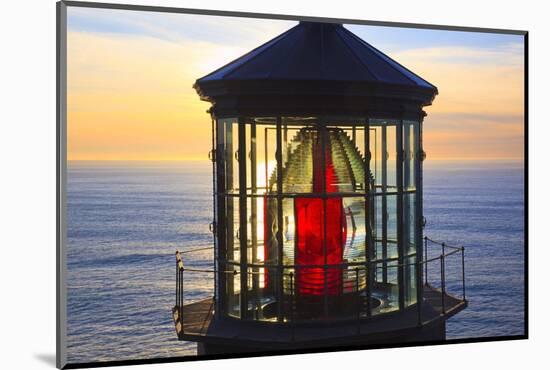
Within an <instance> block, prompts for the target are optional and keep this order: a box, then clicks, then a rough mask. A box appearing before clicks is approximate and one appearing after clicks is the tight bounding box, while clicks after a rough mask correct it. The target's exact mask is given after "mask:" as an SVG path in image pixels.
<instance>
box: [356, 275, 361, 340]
mask: <svg viewBox="0 0 550 370" xmlns="http://www.w3.org/2000/svg"><path fill="white" fill-rule="evenodd" d="M355 293H356V294H357V333H358V334H360V333H361V297H360V295H359V267H355Z"/></svg>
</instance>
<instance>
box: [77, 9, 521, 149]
mask: <svg viewBox="0 0 550 370" xmlns="http://www.w3.org/2000/svg"><path fill="white" fill-rule="evenodd" d="M75 9H76V8H70V12H73V11H75ZM78 12H79V13H78V14H77V13H74V14H73V13H70V14H69V20H70V21H71V19H72V21H71V22H70V28H69V29H70V31H69V35H68V90H69V91H68V92H69V95H68V109H69V111H68V118H69V119H68V122H69V138H68V139H69V141H68V149H69V152H68V153H69V158H70V159H189V158H206V153H207V152H208V150H210V140H211V138H210V125H211V121H210V117H209V115H208V114H207V113H206V110H207V109H208V108H209V104H208V103H205V102H201V101H200V100H199V98H198V96H197V94H196V92H195V90H194V89H193V88H192V85H193V83H194V82H195V80H196V79H197V78H199V77H202V76H204V75H206V74H207V73H209V72H211V71H212V70H215V69H217V68H219V67H220V66H222V65H224V64H226V63H228V62H230V61H231V60H233V59H235V58H237V57H239V56H240V55H242V54H244V53H246V52H248V51H249V50H250V49H252V48H254V47H256V46H258V45H259V44H260V43H262V42H265V41H267V40H269V39H271V38H272V37H274V36H276V35H277V34H279V33H280V32H282V31H284V30H285V29H287V28H288V27H290V26H292V24H295V22H287V23H292V24H284V25H283V23H278V22H279V21H273V23H270V21H265V20H261V21H258V20H251V19H249V20H243V19H239V18H228V17H205V16H194V17H190V16H189V15H184V16H182V15H174V14H161V15H159V14H154V13H141V12H121V11H106V10H98V9H94V10H93V11H92V10H89V9H88V10H87V12H84V11H83V10H81V9H79V10H78ZM72 17H76V18H74V19H73V18H72ZM388 55H390V56H391V57H392V58H394V59H396V60H397V61H399V62H400V63H402V64H403V65H405V66H406V67H407V68H409V69H411V70H413V71H414V72H415V73H417V74H419V75H420V76H422V77H424V78H425V79H427V80H428V81H430V82H431V83H433V84H435V85H436V86H437V87H438V89H439V95H438V96H437V97H436V99H435V101H434V104H433V106H431V107H427V108H426V110H427V112H428V117H427V118H426V120H425V136H424V142H425V146H426V149H427V151H428V153H429V155H430V158H434V157H444V158H449V157H456V158H478V157H480V156H482V157H491V158H494V157H506V158H513V157H515V158H517V157H521V156H522V155H523V116H524V112H523V93H524V92H523V72H524V66H523V59H522V55H523V45H521V44H518V43H505V44H499V45H497V46H491V47H480V46H476V47H467V46H464V45H461V46H438V47H419V48H409V49H401V50H400V51H397V52H388Z"/></svg>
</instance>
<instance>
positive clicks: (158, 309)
mask: <svg viewBox="0 0 550 370" xmlns="http://www.w3.org/2000/svg"><path fill="white" fill-rule="evenodd" d="M523 176H524V170H523V164H522V162H466V161H465V162H458V161H451V162H440V161H430V160H427V161H426V162H425V166H424V215H425V216H426V220H427V223H426V228H425V234H426V235H428V236H429V237H430V238H432V239H434V240H440V241H444V242H446V243H449V244H451V245H460V246H464V247H465V256H466V257H465V266H466V294H467V298H468V300H469V306H468V308H467V309H465V310H464V311H462V312H460V313H459V314H458V315H456V316H454V317H453V318H451V319H450V320H449V321H448V322H447V338H471V337H489V336H501V335H519V334H523V333H524V332H523V330H524V216H525V214H524V202H523V193H524V188H523V182H524V181H523V180H524V179H523ZM67 190H68V278H67V280H68V307H67V309H68V360H69V362H70V363H81V362H91V361H113V360H127V359H151V358H164V357H174V356H188V355H195V354H196V347H195V344H193V343H189V342H180V341H178V340H177V339H176V333H175V329H174V324H173V322H172V318H171V309H172V307H173V306H174V303H175V258H174V252H175V251H176V250H180V251H185V250H189V249H195V248H203V247H210V246H212V234H211V233H210V231H209V229H208V225H209V224H210V222H212V170H211V165H210V163H209V162H132V163H130V162H70V163H69V171H68V189H67ZM438 251H439V250H438V249H437V250H436V248H434V249H433V250H432V252H431V254H430V256H435V255H436V254H437V253H438ZM187 256H188V258H192V260H190V261H189V264H192V265H193V266H197V267H204V268H211V267H212V265H211V260H212V258H213V253H212V251H211V250H203V251H200V252H196V253H192V254H188V255H187ZM457 256H458V255H454V257H457ZM459 264H460V259H459V258H452V257H450V258H449V260H448V261H447V263H446V269H447V273H448V274H449V275H450V276H452V277H450V278H449V280H448V281H447V287H448V289H449V291H450V292H452V293H456V294H457V295H459V294H461V293H462V288H461V285H460V283H461V275H460V270H459V267H460V266H459ZM438 273H439V270H437V269H435V268H432V269H431V270H429V275H430V279H432V278H433V279H435V278H436V277H437V274H438ZM185 279H186V280H185V287H186V292H185V293H186V296H185V298H186V300H188V301H189V302H191V301H194V300H198V299H201V298H206V297H208V296H211V295H212V294H213V286H212V277H211V276H209V275H208V274H204V273H196V274H194V275H193V276H186V278H185Z"/></svg>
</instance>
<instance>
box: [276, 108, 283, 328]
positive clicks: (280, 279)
mask: <svg viewBox="0 0 550 370" xmlns="http://www.w3.org/2000/svg"><path fill="white" fill-rule="evenodd" d="M281 122H282V119H281V117H277V134H276V141H277V149H276V151H275V157H276V161H277V235H276V238H277V274H278V278H277V280H278V284H277V310H278V313H277V320H278V321H279V322H282V321H283V294H284V291H283V290H284V289H283V143H282V139H283V138H282V136H283V135H282V127H281Z"/></svg>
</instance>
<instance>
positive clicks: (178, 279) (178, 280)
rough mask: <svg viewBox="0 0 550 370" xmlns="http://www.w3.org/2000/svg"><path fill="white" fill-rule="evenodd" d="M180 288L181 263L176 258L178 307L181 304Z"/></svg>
mask: <svg viewBox="0 0 550 370" xmlns="http://www.w3.org/2000/svg"><path fill="white" fill-rule="evenodd" d="M177 254H178V251H176V255H177ZM179 289H180V274H179V263H178V259H177V258H176V306H178V307H179V305H180V296H179Z"/></svg>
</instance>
